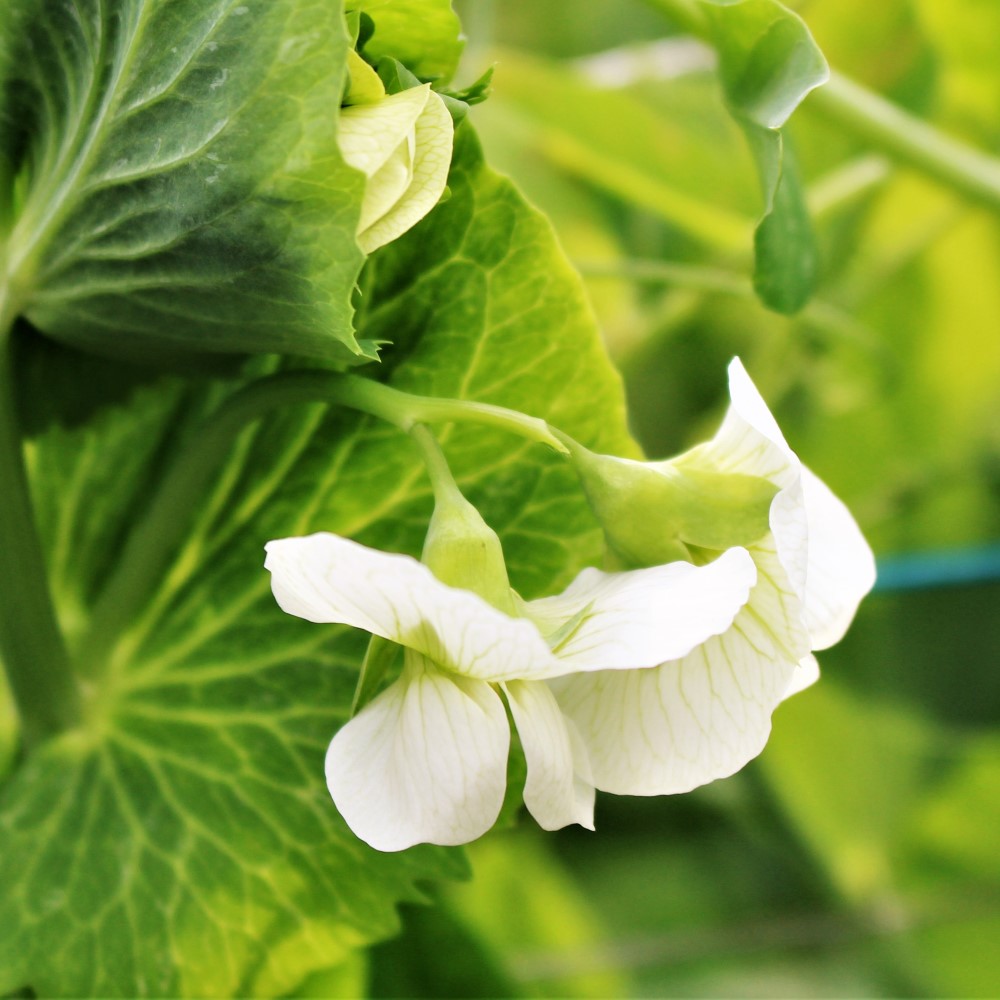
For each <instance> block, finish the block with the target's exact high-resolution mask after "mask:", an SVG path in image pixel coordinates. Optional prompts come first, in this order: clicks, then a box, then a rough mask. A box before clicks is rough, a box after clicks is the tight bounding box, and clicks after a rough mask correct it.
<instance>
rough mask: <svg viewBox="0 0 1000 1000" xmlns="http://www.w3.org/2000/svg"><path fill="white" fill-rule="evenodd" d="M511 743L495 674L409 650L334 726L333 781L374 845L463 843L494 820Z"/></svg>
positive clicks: (358, 828)
mask: <svg viewBox="0 0 1000 1000" xmlns="http://www.w3.org/2000/svg"><path fill="white" fill-rule="evenodd" d="M509 746H510V725H509V723H508V721H507V714H506V712H505V711H504V708H503V702H502V701H501V700H500V696H499V695H498V694H497V693H496V692H495V691H494V690H493V689H492V688H491V687H490V686H489V685H488V684H486V683H484V682H482V681H469V680H465V679H464V678H460V677H459V678H456V677H450V676H448V675H447V674H445V673H444V672H442V671H440V670H438V669H436V668H435V667H434V666H433V664H429V663H427V661H426V660H424V659H423V658H421V657H419V656H415V655H412V654H411V655H410V657H409V659H408V662H407V665H406V668H405V669H404V672H403V676H402V677H400V679H399V680H397V681H396V682H395V683H394V684H392V685H390V687H388V688H387V689H386V690H385V691H383V692H382V693H381V694H380V695H379V696H378V697H377V698H376V699H375V700H374V701H372V702H371V703H370V704H368V705H367V706H366V707H365V708H364V709H362V711H361V712H359V713H358V715H357V716H355V717H354V718H353V719H351V721H350V722H348V723H347V724H346V725H345V726H344V727H343V728H342V729H341V730H340V731H339V732H338V733H337V735H336V736H334V738H333V742H332V743H331V744H330V748H329V750H328V751H327V755H326V781H327V785H328V786H329V788H330V794H331V795H332V796H333V801H334V802H335V803H336V805H337V808H338V809H339V810H340V814H341V815H342V816H343V817H344V819H345V820H346V821H347V825H348V826H349V827H350V828H351V829H352V830H353V831H354V833H355V834H356V835H357V836H358V837H360V838H361V839H362V840H364V841H365V842H366V843H368V844H370V845H371V846H372V847H374V848H375V849H376V850H379V851H401V850H403V849H404V848H407V847H412V846H413V845H414V844H421V843H429V844H446V845H448V844H464V843H467V842H468V841H470V840H475V839H476V837H479V836H481V835H482V834H484V833H485V832H486V831H487V830H488V829H489V828H490V827H491V826H492V825H493V824H494V822H496V818H497V816H498V815H499V813H500V807H501V805H502V804H503V797H504V790H505V788H506V784H507V752H508V749H509Z"/></svg>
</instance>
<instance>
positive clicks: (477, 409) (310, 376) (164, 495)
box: [76, 371, 565, 675]
mask: <svg viewBox="0 0 1000 1000" xmlns="http://www.w3.org/2000/svg"><path fill="white" fill-rule="evenodd" d="M297 403H333V404H337V405H341V406H348V407H350V408H351V409H355V410H360V411H361V412H363V413H368V414H371V415H372V416H376V417H379V418H381V419H382V420H385V421H387V422H388V423H391V424H393V425H394V426H396V427H399V428H400V429H401V430H404V431H411V430H412V429H413V428H414V427H415V426H416V425H417V424H422V423H439V422H449V421H456V420H461V421H466V422H471V423H479V424H484V425H486V426H490V427H497V428H500V429H503V430H507V431H510V432H512V433H514V434H518V435H520V436H521V437H526V438H528V439H529V440H532V441H538V442H541V443H543V444H547V445H549V446H550V447H552V448H555V449H556V450H557V451H565V448H564V446H563V445H562V444H561V443H560V441H559V440H558V438H557V437H556V436H555V435H554V433H553V431H552V430H551V429H550V428H549V426H548V425H547V424H546V423H545V421H544V420H539V419H538V418H536V417H529V416H527V415H525V414H523V413H518V412H517V411H515V410H507V409H504V408H503V407H500V406H490V405H489V404H485V403H474V402H468V401H465V400H457V399H454V400H453V399H435V398H433V397H429V396H411V395H409V394H407V393H405V392H400V391H399V390H398V389H392V388H390V387H389V386H386V385H382V384H381V383H379V382H373V381H371V380H370V379H365V378H360V377H358V376H356V375H342V374H339V373H337V372H328V371H291V372H279V373H278V374H275V375H268V376H265V377H264V378H261V379H258V380H257V381H255V382H251V383H250V384H249V385H246V386H244V387H243V388H241V389H239V390H237V391H236V392H235V393H233V395H232V396H230V397H229V398H228V399H227V400H226V401H225V402H224V403H222V404H221V405H220V406H219V408H218V409H217V410H216V411H215V413H214V414H213V415H212V416H211V417H210V418H209V420H208V421H207V422H206V425H205V427H204V429H203V430H202V431H201V433H199V434H198V435H196V436H195V438H194V439H193V441H192V443H191V445H190V446H189V447H188V448H187V449H185V450H184V451H183V452H182V453H181V454H180V455H179V456H178V457H177V458H176V459H175V461H174V462H173V464H172V465H171V466H170V468H169V469H168V470H167V472H166V474H165V476H164V478H163V481H162V483H161V484H160V487H159V490H158V491H157V493H156V495H155V497H154V499H153V501H152V503H151V505H150V507H149V509H148V510H147V511H146V514H145V516H144V517H143V518H142V520H141V521H140V522H139V523H138V524H137V525H136V527H135V529H134V530H133V531H132V533H131V534H130V536H129V537H128V539H127V541H126V543H125V546H124V548H123V550H122V554H121V558H120V559H119V560H118V564H117V566H116V569H115V571H114V573H113V575H112V576H111V578H110V579H109V580H108V583H107V584H106V586H105V588H104V590H103V591H102V593H101V596H100V598H99V600H98V601H97V604H96V605H95V608H94V611H93V614H92V616H91V621H90V627H89V629H88V631H87V634H86V636H85V637H84V638H83V640H82V642H81V644H80V646H79V648H78V649H77V650H76V658H77V661H78V664H79V666H80V669H81V670H82V671H83V672H85V673H87V674H89V675H94V674H97V673H99V672H101V671H102V670H103V663H104V660H105V658H106V656H107V654H108V652H109V650H110V649H111V648H112V646H113V645H114V643H115V641H116V639H117V637H118V636H119V635H120V634H121V632H122V631H123V630H124V629H126V628H127V626H128V624H129V622H131V621H133V620H134V619H135V617H136V616H137V614H138V612H139V611H140V610H141V609H142V607H143V606H144V605H145V604H146V602H147V600H148V598H149V596H150V594H151V593H152V591H153V589H154V588H155V586H156V583H157V581H158V580H159V579H160V577H161V574H162V572H163V570H164V568H165V567H166V566H167V565H168V563H169V561H170V558H171V556H172V554H174V553H175V552H177V550H178V549H179V548H180V547H181V545H182V544H183V542H184V537H185V535H186V533H187V531H188V530H189V528H190V524H191V521H192V519H193V511H194V510H195V509H196V506H197V503H198V501H199V500H200V499H201V497H202V496H204V493H205V491H206V489H207V488H208V485H209V483H210V482H211V480H212V477H213V476H214V475H215V474H216V472H217V470H218V468H219V467H220V465H222V464H223V463H224V461H225V459H226V457H227V455H228V454H229V450H230V448H231V446H232V443H233V441H234V439H235V438H236V437H237V436H238V435H239V434H240V432H241V431H243V430H245V429H246V428H247V426H248V425H249V424H251V423H253V422H254V421H256V420H259V419H260V418H261V417H263V416H265V415H266V414H267V413H268V412H269V411H271V410H273V409H276V408H278V407H284V406H291V405H294V404H297Z"/></svg>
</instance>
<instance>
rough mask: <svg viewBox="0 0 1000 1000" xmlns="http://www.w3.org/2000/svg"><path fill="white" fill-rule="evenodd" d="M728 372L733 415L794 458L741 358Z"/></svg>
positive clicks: (733, 361) (735, 360)
mask: <svg viewBox="0 0 1000 1000" xmlns="http://www.w3.org/2000/svg"><path fill="white" fill-rule="evenodd" d="M728 372H729V399H730V405H731V409H732V412H733V414H734V415H736V416H739V418H740V419H741V420H742V421H743V422H744V423H746V424H749V426H751V427H752V428H753V429H754V430H755V431H757V433H758V434H762V435H763V436H764V437H766V438H767V439H768V440H769V441H771V442H772V443H774V444H776V445H777V446H778V447H779V448H781V449H782V450H784V451H785V452H786V453H787V454H788V455H789V456H791V457H792V458H794V457H795V453H794V452H793V451H792V449H791V448H789V447H788V442H787V441H786V440H785V435H784V434H782V433H781V428H780V427H779V426H778V422H777V421H776V420H775V419H774V415H773V414H772V413H771V411H770V409H768V406H767V403H765V402H764V397H763V396H761V394H760V392H759V391H758V390H757V386H755V385H754V384H753V380H752V379H751V378H750V376H749V375H748V374H747V370H746V368H744V367H743V362H742V361H740V359H739V358H733V360H732V361H730V362H729V369H728Z"/></svg>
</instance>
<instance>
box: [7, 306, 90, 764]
mask: <svg viewBox="0 0 1000 1000" xmlns="http://www.w3.org/2000/svg"><path fill="white" fill-rule="evenodd" d="M16 315H17V307H16V305H15V304H14V303H13V302H11V300H10V298H9V293H8V291H7V288H5V287H0V552H2V553H3V559H4V570H3V572H0V659H2V660H3V665H4V669H5V671H6V674H7V679H8V681H9V683H10V689H11V693H12V694H13V697H14V703H15V705H16V706H17V712H18V716H19V717H20V721H21V732H22V737H23V740H24V744H25V746H32V745H35V744H37V743H39V742H41V741H42V740H44V739H46V738H48V737H50V736H53V735H55V734H56V733H59V732H62V731H64V730H66V729H70V728H72V727H73V726H75V725H77V724H78V723H79V721H80V719H81V703H80V690H79V687H78V686H77V682H76V678H75V677H74V675H73V672H72V669H71V666H70V661H69V656H68V655H67V652H66V646H65V643H64V642H63V637H62V633H61V632H60V630H59V625H58V621H57V619H56V614H55V609H54V608H53V606H52V597H51V594H50V592H49V583H48V576H47V572H46V567H45V557H44V554H43V552H42V545H41V541H40V539H39V537H38V531H37V528H36V526H35V519H34V512H33V510H32V506H31V493H30V490H29V487H28V477H27V473H26V470H25V466H24V450H23V444H22V440H21V432H20V427H19V424H18V417H17V405H16V397H15V394H14V393H15V390H16V385H15V380H16V379H15V371H14V359H13V347H14V345H13V335H12V334H13V331H12V327H13V322H14V318H15V317H16Z"/></svg>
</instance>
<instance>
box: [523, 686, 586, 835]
mask: <svg viewBox="0 0 1000 1000" xmlns="http://www.w3.org/2000/svg"><path fill="white" fill-rule="evenodd" d="M504 690H505V691H506V692H507V703H508V704H509V705H510V711H511V715H513V716H514V724H515V725H516V726H517V732H518V735H519V736H520V737H521V746H522V747H523V748H524V757H525V760H526V762H527V764H528V778H527V781H526V782H525V785H524V803H525V805H526V806H527V807H528V811H529V812H530V813H531V815H532V816H534V817H535V820H536V821H537V822H538V825H539V826H540V827H541V828H542V829H543V830H561V829H562V828H563V827H564V826H569V825H570V824H571V823H579V824H580V826H584V827H586V828H587V829H588V830H593V829H594V797H595V796H594V786H593V783H592V782H591V781H590V780H589V779H590V765H589V762H588V760H587V757H586V753H585V751H583V746H582V743H581V741H580V739H579V736H578V735H576V739H575V740H574V738H573V737H574V735H575V734H572V733H571V732H570V730H571V728H572V723H571V722H569V720H568V719H566V718H565V716H564V715H563V714H562V712H560V711H559V706H558V705H557V704H556V699H555V697H554V696H553V694H552V692H551V691H550V690H549V689H548V687H547V686H546V685H545V683H544V682H543V681H508V682H507V683H506V684H504ZM574 751H575V752H574Z"/></svg>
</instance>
